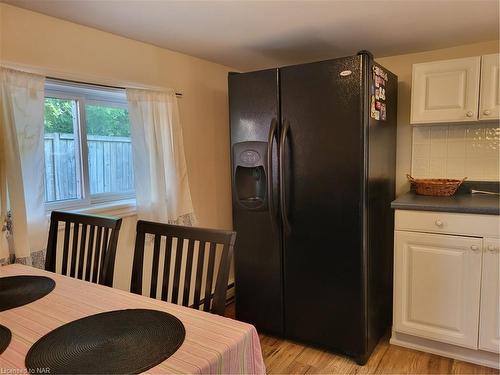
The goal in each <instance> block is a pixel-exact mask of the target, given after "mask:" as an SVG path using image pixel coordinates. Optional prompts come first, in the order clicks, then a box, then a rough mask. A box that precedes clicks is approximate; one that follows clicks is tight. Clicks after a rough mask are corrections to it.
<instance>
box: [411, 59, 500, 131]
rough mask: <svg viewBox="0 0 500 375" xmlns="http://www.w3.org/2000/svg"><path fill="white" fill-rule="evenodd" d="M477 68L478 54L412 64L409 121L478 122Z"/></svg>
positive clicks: (478, 65) (422, 122)
mask: <svg viewBox="0 0 500 375" xmlns="http://www.w3.org/2000/svg"><path fill="white" fill-rule="evenodd" d="M480 71H481V57H480V56H476V57H467V58H463V59H455V60H446V61H434V62H429V63H422V64H415V65H413V79H412V93H411V96H412V101H411V123H412V124H424V123H436V122H439V123H440V122H464V121H477V119H478V113H477V112H478V108H479V81H480ZM497 97H498V96H497Z"/></svg>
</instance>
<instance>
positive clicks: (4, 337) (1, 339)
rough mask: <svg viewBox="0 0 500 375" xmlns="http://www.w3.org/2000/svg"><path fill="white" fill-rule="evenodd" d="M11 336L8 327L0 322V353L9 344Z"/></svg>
mask: <svg viewBox="0 0 500 375" xmlns="http://www.w3.org/2000/svg"><path fill="white" fill-rule="evenodd" d="M11 338H12V334H11V333H10V329H8V328H7V327H5V326H3V325H1V324H0V354H2V353H3V352H4V350H5V349H7V346H9V344H10V339H11Z"/></svg>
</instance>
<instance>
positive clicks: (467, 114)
mask: <svg viewBox="0 0 500 375" xmlns="http://www.w3.org/2000/svg"><path fill="white" fill-rule="evenodd" d="M473 114H474V112H472V111H468V112H467V113H466V114H465V115H466V116H467V117H472V115H473Z"/></svg>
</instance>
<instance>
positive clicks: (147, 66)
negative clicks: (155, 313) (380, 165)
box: [0, 4, 234, 228]
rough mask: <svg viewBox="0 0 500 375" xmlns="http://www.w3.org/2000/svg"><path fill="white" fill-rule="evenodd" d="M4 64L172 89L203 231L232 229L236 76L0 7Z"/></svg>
mask: <svg viewBox="0 0 500 375" xmlns="http://www.w3.org/2000/svg"><path fill="white" fill-rule="evenodd" d="M0 7H1V8H0V9H1V10H2V13H1V14H2V15H1V29H0V30H1V34H0V37H1V40H0V46H1V49H0V53H1V54H0V58H1V60H3V61H6V62H11V63H16V64H21V65H23V64H25V65H28V66H35V67H43V68H44V69H47V70H48V71H54V72H61V73H68V74H70V75H76V76H81V77H83V78H86V77H88V79H89V80H92V79H93V78H94V77H97V78H99V77H103V80H104V82H102V83H105V82H108V80H113V81H121V82H135V83H139V84H143V85H152V86H162V87H172V88H174V89H175V90H177V91H180V92H182V93H183V98H182V99H180V100H179V104H180V111H181V120H182V125H183V132H184V142H185V152H186V158H187V164H188V173H189V179H190V183H191V187H192V195H193V201H194V206H195V209H196V213H197V215H198V218H199V221H200V225H202V226H208V227H216V228H230V227H231V225H232V223H231V222H232V220H231V195H230V188H231V185H230V173H229V168H230V162H229V152H228V151H229V125H228V106H227V73H228V71H230V70H234V69H231V68H229V67H225V66H222V65H218V64H214V63H211V62H208V61H205V60H201V59H198V58H194V57H191V56H187V55H183V54H180V53H177V52H173V51H169V50H165V49H162V48H158V47H154V46H152V45H149V44H145V43H140V42H137V41H133V40H130V39H127V38H123V37H120V36H116V35H113V34H110V33H106V32H102V31H99V30H96V29H92V28H89V27H85V26H81V25H77V24H74V23H70V22H66V21H62V20H60V19H56V18H52V17H48V16H45V15H42V14H39V13H34V12H31V11H27V10H24V9H21V8H17V7H13V6H10V5H6V4H0Z"/></svg>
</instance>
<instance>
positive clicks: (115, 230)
mask: <svg viewBox="0 0 500 375" xmlns="http://www.w3.org/2000/svg"><path fill="white" fill-rule="evenodd" d="M60 222H63V223H64V240H63V245H62V267H61V273H62V274H63V275H68V276H71V277H76V278H79V279H82V280H86V281H92V282H94V283H95V282H99V283H100V284H104V285H108V286H113V272H114V263H115V256H116V246H117V241H118V235H119V231H120V226H121V222H122V219H120V218H114V217H107V216H97V215H84V214H76V213H71V212H60V211H52V214H51V217H50V230H49V238H48V241H47V255H46V259H45V269H46V270H48V271H52V272H56V263H57V262H56V255H57V237H58V232H59V223H60ZM71 226H73V232H72V240H71V258H69V256H70V248H69V247H70V234H71ZM80 226H81V229H80ZM96 228H97V236H95V232H96ZM87 231H88V239H87ZM94 239H95V241H94ZM68 261H69V262H68ZM68 271H69V273H68Z"/></svg>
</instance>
